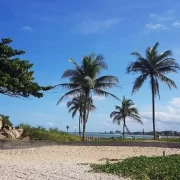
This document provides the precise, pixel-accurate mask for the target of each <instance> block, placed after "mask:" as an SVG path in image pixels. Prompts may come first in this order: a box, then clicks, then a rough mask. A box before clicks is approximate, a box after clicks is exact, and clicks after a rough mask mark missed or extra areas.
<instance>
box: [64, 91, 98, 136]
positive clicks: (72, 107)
mask: <svg viewBox="0 0 180 180" xmlns="http://www.w3.org/2000/svg"><path fill="white" fill-rule="evenodd" d="M84 98H85V96H84V94H80V95H78V96H76V97H74V98H73V99H72V100H71V101H69V102H67V107H68V108H69V113H70V112H72V117H73V118H74V116H75V115H76V113H77V112H79V135H81V123H83V121H82V118H83V109H84V106H85V104H84V101H85V99H84ZM86 106H87V108H90V109H89V111H95V110H96V107H95V106H94V104H93V99H92V98H91V97H90V98H89V99H88V103H87V105H86Z"/></svg>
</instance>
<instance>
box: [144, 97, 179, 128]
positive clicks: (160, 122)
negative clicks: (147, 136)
mask: <svg viewBox="0 0 180 180" xmlns="http://www.w3.org/2000/svg"><path fill="white" fill-rule="evenodd" d="M179 107H180V97H177V98H172V100H171V101H170V102H169V103H168V105H167V106H166V109H165V111H158V110H157V111H156V113H155V117H156V124H157V126H158V129H159V130H165V129H177V128H178V127H179V126H180V109H179ZM140 115H141V117H142V120H143V122H144V124H145V125H146V126H147V124H148V123H151V122H152V112H141V113H140Z"/></svg>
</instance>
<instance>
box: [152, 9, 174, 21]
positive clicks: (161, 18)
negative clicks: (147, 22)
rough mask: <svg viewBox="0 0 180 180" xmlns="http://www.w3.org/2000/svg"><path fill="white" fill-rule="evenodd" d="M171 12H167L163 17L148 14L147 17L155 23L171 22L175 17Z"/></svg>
mask: <svg viewBox="0 0 180 180" xmlns="http://www.w3.org/2000/svg"><path fill="white" fill-rule="evenodd" d="M173 12H174V11H173V10H170V11H167V12H166V13H165V14H164V15H158V14H154V13H152V14H150V15H149V17H150V18H151V19H153V20H155V21H171V20H173V19H175V17H174V16H173V15H172V14H173Z"/></svg>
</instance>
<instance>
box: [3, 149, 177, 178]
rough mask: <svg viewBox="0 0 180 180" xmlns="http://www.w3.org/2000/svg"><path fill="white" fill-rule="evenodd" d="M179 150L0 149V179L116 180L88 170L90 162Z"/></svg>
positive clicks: (174, 152)
mask: <svg viewBox="0 0 180 180" xmlns="http://www.w3.org/2000/svg"><path fill="white" fill-rule="evenodd" d="M164 150H165V152H166V155H168V154H180V150H179V149H165V148H145V147H144V148H142V147H87V146H86V147H85V146H53V147H42V148H33V149H18V150H0V179H1V180H60V179H63V180H75V179H77V180H90V179H94V180H100V179H101V180H111V179H113V180H119V179H122V180H123V178H119V177H117V176H113V175H107V174H100V173H92V172H89V170H90V167H89V164H90V163H103V162H105V161H106V158H109V159H125V158H127V157H133V156H140V155H146V156H159V155H160V156H161V155H162V154H163V151H164Z"/></svg>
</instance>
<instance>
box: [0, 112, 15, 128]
mask: <svg viewBox="0 0 180 180" xmlns="http://www.w3.org/2000/svg"><path fill="white" fill-rule="evenodd" d="M0 117H1V118H2V126H3V127H4V126H5V124H7V125H9V126H13V124H12V122H11V121H10V119H9V116H5V115H3V114H0Z"/></svg>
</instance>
